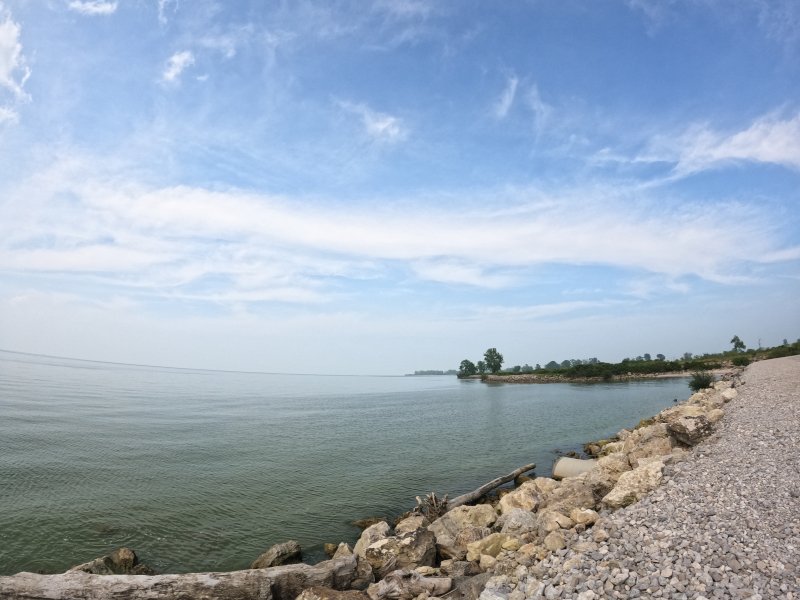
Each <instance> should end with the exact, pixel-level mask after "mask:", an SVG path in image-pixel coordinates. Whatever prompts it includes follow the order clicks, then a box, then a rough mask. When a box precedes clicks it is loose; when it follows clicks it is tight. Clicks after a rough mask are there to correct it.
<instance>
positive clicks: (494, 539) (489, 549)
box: [467, 533, 514, 560]
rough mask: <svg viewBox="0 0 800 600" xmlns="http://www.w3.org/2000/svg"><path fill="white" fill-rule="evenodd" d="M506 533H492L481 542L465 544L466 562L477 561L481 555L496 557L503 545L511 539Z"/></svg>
mask: <svg viewBox="0 0 800 600" xmlns="http://www.w3.org/2000/svg"><path fill="white" fill-rule="evenodd" d="M513 538H514V536H511V535H508V534H507V533H493V534H491V535H488V536H486V537H485V538H483V539H482V540H478V541H477V542H472V543H470V544H467V560H478V559H479V558H480V556H481V554H488V555H489V556H497V555H498V554H500V551H501V550H502V549H503V544H505V543H506V542H508V541H509V540H511V539H513Z"/></svg>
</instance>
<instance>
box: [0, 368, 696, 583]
mask: <svg viewBox="0 0 800 600" xmlns="http://www.w3.org/2000/svg"><path fill="white" fill-rule="evenodd" d="M688 392H689V390H688V388H687V386H686V381H685V380H684V379H662V380H654V381H645V382H636V383H614V384H592V385H585V384H584V385H580V384H548V385H504V384H493V385H487V384H484V383H481V382H479V381H459V380H457V379H456V378H455V377H446V376H443V377H356V376H352V377H350V376H346V377H332V376H308V375H303V376H298V375H273V374H257V373H230V372H219V371H199V370H185V369H167V368H157V367H139V366H130V365H119V364H108V363H97V362H90V361H78V360H69V359H59V358H50V357H42V356H33V355H25V354H18V353H12V352H0V574H3V575H7V574H11V573H15V572H17V571H21V570H28V571H37V570H42V571H44V572H59V571H63V570H65V569H67V568H68V567H70V566H72V565H74V564H77V563H80V562H84V561H87V560H90V559H92V558H95V557H97V556H101V555H103V554H105V553H107V552H109V551H110V550H112V549H114V548H117V547H119V546H129V547H131V548H133V549H135V550H136V551H137V553H138V554H139V555H140V557H141V558H142V561H143V562H145V563H146V564H149V565H150V566H152V567H153V568H155V569H156V570H158V571H160V572H187V571H206V570H233V569H239V568H246V567H247V566H248V565H249V563H250V562H251V561H252V560H253V559H254V558H255V557H256V556H258V555H259V554H260V553H261V552H262V551H263V550H264V549H266V548H267V547H268V546H270V545H272V544H274V543H277V542H282V541H285V540H287V539H296V540H298V541H299V542H300V544H301V546H302V547H303V548H304V551H305V553H306V557H307V558H311V559H312V560H313V559H321V558H323V554H322V543H324V542H339V541H348V542H352V541H353V540H355V539H356V538H357V536H358V534H359V531H358V530H357V529H356V528H355V527H353V526H352V525H351V524H350V522H351V521H353V520H354V519H359V518H363V517H366V516H372V515H390V516H391V515H397V514H400V513H402V512H404V511H406V510H409V509H410V508H412V507H413V506H414V504H415V502H414V496H415V495H420V494H425V493H427V492H430V491H436V492H437V493H439V494H444V493H448V494H450V496H451V497H453V496H455V495H457V494H459V493H463V492H466V491H469V490H471V489H474V488H476V487H478V486H479V485H481V484H483V483H485V482H487V481H489V480H490V479H493V478H495V477H497V476H499V475H502V474H505V473H508V472H510V471H512V470H514V469H515V468H517V467H519V466H521V465H524V464H526V463H530V462H536V463H537V464H538V465H539V467H538V468H537V474H539V475H548V474H549V473H550V468H551V466H552V462H553V460H554V458H555V457H556V456H557V454H558V451H559V450H562V451H563V450H569V449H574V448H579V447H580V446H581V445H582V444H583V443H584V442H586V441H589V440H594V439H598V438H602V437H605V436H608V435H610V434H613V433H615V432H616V431H618V430H619V429H620V428H621V427H624V426H627V427H631V426H634V425H635V424H636V423H637V422H638V421H639V420H640V419H642V418H645V417H649V416H652V415H653V414H655V413H657V412H658V411H659V410H661V409H662V408H665V407H666V406H668V405H670V404H672V401H673V399H674V398H679V399H683V398H685V397H686V396H687V395H688Z"/></svg>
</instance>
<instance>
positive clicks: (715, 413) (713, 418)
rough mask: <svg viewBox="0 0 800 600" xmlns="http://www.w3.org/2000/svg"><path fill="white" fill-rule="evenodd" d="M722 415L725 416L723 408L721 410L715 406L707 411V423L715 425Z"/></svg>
mask: <svg viewBox="0 0 800 600" xmlns="http://www.w3.org/2000/svg"><path fill="white" fill-rule="evenodd" d="M724 416H725V411H724V410H722V409H721V408H715V409H714V410H711V411H709V412H708V414H707V415H706V418H707V419H708V422H709V423H711V424H712V425H716V424H717V423H719V422H720V421H721V420H722V417H724Z"/></svg>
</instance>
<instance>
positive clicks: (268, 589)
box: [0, 556, 356, 600]
mask: <svg viewBox="0 0 800 600" xmlns="http://www.w3.org/2000/svg"><path fill="white" fill-rule="evenodd" d="M355 572H356V557H355V556H351V557H344V558H340V559H336V560H328V561H324V562H321V563H319V564H317V565H306V564H297V565H284V566H280V567H272V568H269V569H248V570H244V571H231V572H228V573H186V574H180V575H93V574H89V573H84V572H82V571H67V572H66V573H61V574H59V575H38V574H36V573H17V574H16V575H11V576H9V577H0V598H3V600H66V599H69V600H106V599H108V598H113V599H114V600H127V599H129V598H130V599H136V600H234V599H235V600H294V599H295V598H296V597H297V596H298V595H299V594H300V592H302V591H303V590H304V589H305V588H308V587H312V586H322V587H329V588H333V589H337V590H343V589H346V588H348V587H349V585H350V583H351V581H352V580H353V577H354V576H355Z"/></svg>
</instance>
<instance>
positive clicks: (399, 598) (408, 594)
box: [367, 569, 453, 600]
mask: <svg viewBox="0 0 800 600" xmlns="http://www.w3.org/2000/svg"><path fill="white" fill-rule="evenodd" d="M452 587H453V580H452V578H450V577H423V576H421V575H420V574H419V573H416V572H415V571H409V570H402V569H401V570H398V571H393V572H392V573H389V574H388V575H387V576H386V578H385V579H383V580H382V581H379V582H378V583H374V584H372V585H371V586H369V587H368V588H367V594H368V595H369V597H370V599H371V600H411V599H412V598H416V597H417V596H419V595H420V594H422V593H426V594H428V595H430V596H441V595H442V594H445V593H447V592H449V591H450V588H452Z"/></svg>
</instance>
